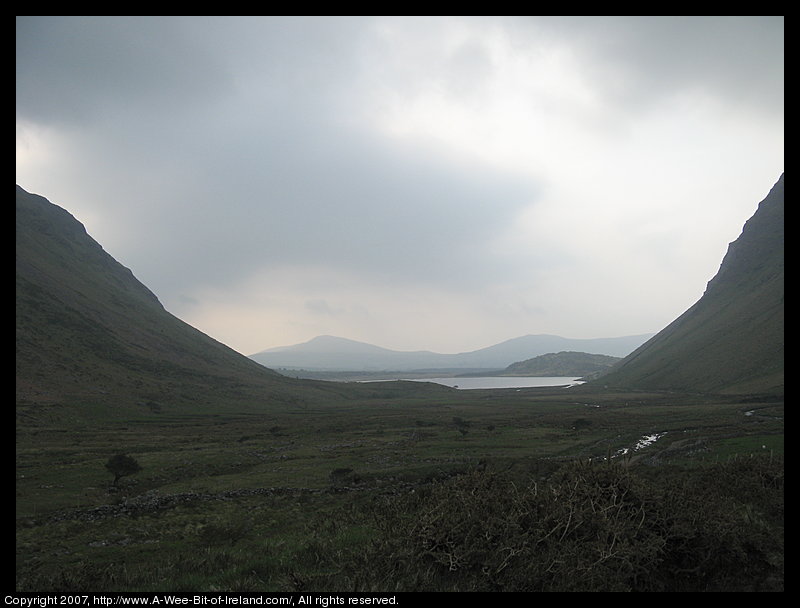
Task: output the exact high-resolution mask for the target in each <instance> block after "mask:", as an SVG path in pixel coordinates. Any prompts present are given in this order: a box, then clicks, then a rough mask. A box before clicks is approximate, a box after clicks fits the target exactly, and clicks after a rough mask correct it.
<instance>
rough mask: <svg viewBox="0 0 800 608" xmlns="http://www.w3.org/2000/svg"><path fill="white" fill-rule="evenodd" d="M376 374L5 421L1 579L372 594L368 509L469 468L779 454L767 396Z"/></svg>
mask: <svg viewBox="0 0 800 608" xmlns="http://www.w3.org/2000/svg"><path fill="white" fill-rule="evenodd" d="M380 384H381V383H375V384H370V385H369V386H370V391H371V392H370V393H368V394H367V393H365V394H363V395H362V396H361V398H359V399H357V400H346V401H338V402H337V401H331V402H329V403H315V404H308V405H304V406H295V407H280V408H270V409H269V410H265V411H264V412H262V413H254V412H245V413H239V414H237V413H235V412H231V411H228V412H227V413H220V414H210V415H209V414H204V415H191V414H185V413H184V414H174V415H161V414H150V415H146V416H140V417H138V418H137V419H126V420H120V421H117V422H114V423H112V422H107V423H104V424H102V425H97V426H95V427H91V428H87V427H82V426H79V425H71V424H69V423H68V422H64V421H62V422H60V423H58V424H56V423H48V422H46V421H40V422H38V423H36V424H25V425H18V428H17V467H16V470H17V480H16V495H17V499H16V522H17V589H18V590H20V591H26V590H27V591H30V590H37V591H43V590H50V591H68V590H80V589H88V588H91V589H93V590H96V591H115V590H117V591H119V590H126V591H155V590H164V589H170V590H174V591H179V590H192V591H213V590H238V591H243V590H244V591H248V590H249V591H255V590H258V591H332V590H337V591H354V590H356V591H357V590H362V591H366V590H372V591H376V590H382V591H386V590H387V589H384V588H381V586H380V584H379V581H376V580H369V576H367V573H366V572H365V573H364V577H363V580H360V582H359V581H357V580H355V579H354V578H353V576H354V572H353V571H352V568H353V567H354V565H355V564H356V563H357V560H358V556H359V555H361V554H362V553H364V552H367V553H368V552H369V551H371V550H374V548H375V547H377V546H379V545H380V543H383V542H389V539H387V538H385V537H384V532H382V531H381V526H380V524H379V522H377V521H376V519H375V518H376V517H378V518H380V517H381V516H382V514H384V515H386V516H387V517H388V516H389V514H390V513H391V512H392V505H395V507H396V506H397V505H400V504H402V503H403V501H405V500H408V499H409V497H413V496H422V495H428V494H429V493H435V492H437V491H441V489H442V488H444V487H447V485H448V484H451V483H458V480H464V479H468V478H470V476H474V475H481V476H485V478H486V479H490V478H494V477H497V479H501V478H502V479H509V480H511V481H513V482H514V483H516V484H518V485H519V486H520V487H525V486H528V485H529V484H531V483H538V484H545V483H547V480H548V479H551V478H552V477H553V476H555V475H557V473H558V471H559V470H560V469H561V468H562V467H564V466H569V465H570V463H575V462H585V463H589V462H591V463H593V466H595V467H597V468H599V469H600V470H605V469H608V468H609V467H612V468H613V469H614V470H619V471H621V472H623V473H624V474H626V475H627V474H630V473H631V472H633V471H635V472H636V474H637V475H641V476H642V477H643V478H645V479H649V478H651V477H655V478H662V477H663V478H668V479H674V480H679V479H680V478H681V476H683V475H685V474H687V472H689V471H695V474H697V473H698V472H699V471H703V470H711V469H713V467H718V466H722V467H725V466H729V465H730V463H732V462H733V463H736V462H741V461H743V462H745V463H746V462H758V463H760V464H759V465H758V466H759V467H762V466H763V467H766V469H767V472H766V473H765V474H772V475H774V474H775V473H776V471H778V469H777V468H775V467H780V470H781V471H782V467H783V465H782V459H783V431H784V427H783V403H782V400H778V399H775V398H769V397H766V398H757V397H751V398H748V399H732V398H723V397H711V396H701V395H697V396H693V397H692V396H685V395H683V396H681V395H671V394H664V393H657V392H648V393H645V392H622V393H619V392H615V393H608V392H596V391H592V390H587V389H585V388H582V387H576V388H574V389H569V390H568V391H564V390H558V391H556V390H552V389H524V390H513V391H509V390H494V391H481V390H476V391H455V390H451V389H445V388H442V387H437V386H430V385H427V384H425V383H398V384H403V385H405V387H404V390H401V391H398V390H397V387H394V388H391V389H390V388H389V387H385V386H381V385H380ZM391 384H395V383H391ZM752 412H757V413H759V414H760V415H757V416H756V415H747V414H748V413H752ZM654 433H657V434H658V435H659V439H658V441H656V442H653V443H651V444H649V445H646V446H645V447H642V448H641V449H638V450H634V449H633V448H634V447H635V446H636V444H637V442H639V441H640V439H641V438H642V437H643V436H646V435H651V434H654ZM625 450H627V451H628V454H627V455H626V456H624V457H619V458H614V457H613V456H614V455H615V454H618V453H622V452H623V451H625ZM118 452H119V453H126V454H129V455H131V456H133V457H134V458H135V459H136V460H137V461H138V462H139V463H140V465H141V467H142V470H141V471H140V472H139V473H137V474H134V475H131V476H129V477H124V478H123V479H122V480H121V481H120V483H119V484H118V485H117V486H115V485H112V483H111V481H112V476H111V475H110V474H109V473H108V471H107V470H105V469H104V467H103V463H104V462H105V461H106V460H107V459H108V458H109V456H111V455H113V454H115V453H118ZM609 457H611V460H609ZM770 467H772V468H770ZM769 471H771V473H769ZM677 483H679V482H677ZM781 484H782V481H781ZM732 487H733V486H731V488H732ZM731 488H727V489H728V490H731ZM780 495H781V496H782V486H781V491H780ZM769 496H770V498H769V501H771V503H774V501H775V500H777V495H776V494H774V493H773V494H770V495H769ZM766 497H767V495H766V494H764V495H763V496H762V497H760V498H766ZM719 500H723V498H722V497H721V496H720V497H719ZM725 500H727V499H725ZM735 500H737V501H739V502H741V503H742V507H743V508H745V504H747V503H745V502H742V498H741V497H739V498H736V499H735ZM749 500H750V507H747V508H749V509H752V508H756V509H758V512H759V513H761V514H762V515H761V516H763V517H769V518H774V516H775V515H774V514H773V515H769V516H768V515H767V513H766V511H764V509H765V508H766V507H764V506H763V505H761V503H760V502H759V503H758V504H756V503H754V502H753V499H752V498H750V499H749ZM776 505H777V503H775V504H773V507H774V506H776ZM770 521H772V519H770ZM770 525H774V524H770ZM771 542H772V543H774V542H777V540H776V539H773V541H771ZM771 546H773V549H774V548H775V547H776V546H777V545H774V544H772V545H771ZM444 572H447V570H445V571H444ZM397 584H398V585H400V586H402V587H403V588H404V589H405V590H411V589H409V588H407V587H406V585H411V587H413V586H414V584H413V583H411V582H410V581H409V580H406V581H403V580H402V579H401V580H398V581H397ZM437 584H438V583H437ZM462 584H464V583H463V582H462ZM761 584H764V583H763V581H762V583H761ZM423 588H424V586H423Z"/></svg>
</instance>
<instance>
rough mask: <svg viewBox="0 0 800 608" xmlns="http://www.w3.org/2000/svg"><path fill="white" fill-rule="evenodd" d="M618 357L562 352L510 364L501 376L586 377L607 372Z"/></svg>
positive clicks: (618, 359)
mask: <svg viewBox="0 0 800 608" xmlns="http://www.w3.org/2000/svg"><path fill="white" fill-rule="evenodd" d="M620 360H621V359H620V358H619V357H611V356H609V355H595V354H591V353H576V352H569V351H564V352H560V353H548V354H546V355H540V356H538V357H533V358H532V359H527V360H525V361H519V362H518V363H512V364H511V365H509V366H508V367H507V368H506V369H505V370H503V371H502V372H501V373H500V374H499V375H501V376H588V375H590V374H595V373H598V372H603V371H606V370H608V369H609V368H610V367H611V366H612V365H614V364H615V363H616V362H617V361H620Z"/></svg>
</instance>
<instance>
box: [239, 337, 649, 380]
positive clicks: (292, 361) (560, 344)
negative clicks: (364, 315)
mask: <svg viewBox="0 0 800 608" xmlns="http://www.w3.org/2000/svg"><path fill="white" fill-rule="evenodd" d="M652 336H653V334H643V335H636V336H623V337H616V338H593V339H572V338H562V337H561V336H553V335H546V334H541V335H527V336H521V337H519V338H513V339H511V340H506V341H505V342H501V343H499V344H495V345H493V346H489V347H487V348H482V349H479V350H475V351H471V352H466V353H456V354H443V353H435V352H430V351H396V350H390V349H386V348H381V347H379V346H374V345H372V344H365V343H363V342H356V341H354V340H348V339H346V338H338V337H335V336H318V337H316V338H314V339H313V340H310V341H308V342H304V343H302V344H296V345H293V346H284V347H278V348H272V349H268V350H265V351H262V352H260V353H256V354H253V355H250V358H251V359H253V360H254V361H257V362H259V363H261V364H262V365H265V366H267V367H270V368H274V369H281V368H286V369H305V370H315V371H420V370H456V371H457V370H462V371H468V370H479V369H484V370H499V369H504V368H506V367H507V366H509V365H511V364H512V363H516V362H519V361H524V360H526V359H531V358H533V357H536V356H539V355H544V354H547V353H554V352H561V351H583V352H589V353H598V354H603V355H610V356H614V357H624V356H625V355H627V354H629V353H631V352H632V351H633V350H634V349H636V348H638V347H639V346H641V345H642V344H643V343H644V342H645V341H647V340H648V339H649V338H651V337H652Z"/></svg>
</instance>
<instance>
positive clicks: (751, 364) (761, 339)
mask: <svg viewBox="0 0 800 608" xmlns="http://www.w3.org/2000/svg"><path fill="white" fill-rule="evenodd" d="M783 224H784V178H783V175H781V177H780V179H779V180H778V181H777V183H776V184H775V185H774V186H773V187H772V189H771V190H770V192H769V194H768V195H767V196H766V198H764V200H763V201H761V203H759V205H758V209H757V210H756V212H755V214H754V215H753V216H752V217H751V218H750V219H749V220H748V221H747V222H746V223H745V225H744V228H743V229H742V233H741V235H740V236H739V238H738V239H736V240H735V241H734V242H733V243H731V244H730V245H729V247H728V251H727V253H726V254H725V256H724V258H723V260H722V263H721V265H720V268H719V271H718V272H717V274H716V276H714V278H713V279H711V281H709V282H708V285H707V287H706V290H705V293H703V295H702V297H701V298H700V299H699V300H698V301H697V302H696V303H695V304H694V305H693V306H692V307H691V308H689V309H688V310H687V311H686V312H685V313H683V314H682V315H681V316H680V317H678V318H677V319H675V321H673V322H672V323H671V324H670V325H668V326H667V327H665V328H664V329H663V330H662V331H660V332H659V333H658V334H656V335H655V336H654V337H653V338H652V339H650V340H649V341H647V342H646V343H645V344H643V345H642V346H641V347H640V348H638V349H637V350H635V351H634V352H633V353H631V354H630V355H629V356H627V357H626V358H625V359H624V360H623V361H622V362H620V364H619V365H618V366H616V367H615V368H614V369H613V370H612V371H611V372H610V373H609V374H607V375H605V376H603V377H602V378H600V379H599V380H597V381H596V383H601V384H603V385H605V386H608V387H610V388H639V389H659V390H679V391H697V392H709V393H726V394H755V393H766V394H783V390H784V380H783V340H784V307H783V291H784V286H783V282H784V252H783V246H784V240H783V239H784V237H783V230H784V228H783Z"/></svg>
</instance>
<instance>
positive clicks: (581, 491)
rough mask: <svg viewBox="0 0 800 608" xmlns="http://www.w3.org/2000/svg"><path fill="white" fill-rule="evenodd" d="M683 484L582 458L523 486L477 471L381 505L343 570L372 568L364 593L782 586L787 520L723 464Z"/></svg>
mask: <svg viewBox="0 0 800 608" xmlns="http://www.w3.org/2000/svg"><path fill="white" fill-rule="evenodd" d="M758 466H762V465H758ZM758 466H756V465H753V466H752V467H750V469H749V470H750V477H752V478H754V479H757V480H759V481H758V483H762V484H764V485H765V486H769V485H770V484H772V495H771V496H770V497H765V496H763V493H762V495H761V497H760V500H762V501H763V502H764V503H765V504H766V502H770V503H774V502H775V501H776V500H780V502H781V503H782V488H781V489H780V496H781V498H780V499H778V498H777V496H776V495H775V492H776V491H778V490H777V488H776V487H775V485H776V482H775V479H776V478H781V479H782V474H778V473H777V470H774V471H773V473H770V474H767V473H766V472H765V471H763V470H760V469H758ZM772 469H775V467H772ZM780 469H781V471H782V463H781V465H780ZM736 470H738V471H739V473H740V474H744V472H743V471H741V467H740V468H738V469H736ZM729 475H730V476H729ZM707 476H708V477H714V478H715V479H717V483H716V484H715V485H711V484H709V483H707ZM678 479H679V480H681V481H679V482H676V481H675V478H672V480H671V481H666V480H665V481H664V482H661V481H659V479H658V478H653V479H649V480H648V479H645V478H644V477H642V476H640V475H636V474H634V472H633V471H632V470H631V469H628V468H625V467H623V466H621V465H617V464H608V463H588V462H579V463H573V464H569V465H567V466H565V467H563V468H561V469H560V470H558V471H557V472H556V473H555V474H554V475H552V476H551V477H550V478H549V479H548V480H547V481H546V482H541V483H536V482H530V483H528V484H527V485H522V484H520V482H519V480H514V479H512V478H510V477H508V476H506V475H502V474H498V473H493V472H489V471H481V472H478V471H476V472H473V473H469V474H466V475H462V476H460V477H458V478H456V479H453V480H450V481H448V482H445V483H440V484H436V485H435V486H433V487H432V488H431V489H430V490H428V491H418V492H415V493H414V494H412V495H407V496H405V497H403V498H400V499H397V498H392V499H387V500H386V501H385V502H384V503H383V504H382V505H381V506H380V507H379V508H378V509H376V511H375V519H374V521H375V525H376V527H377V528H378V531H379V536H378V538H377V540H376V541H375V542H374V543H373V545H372V547H371V549H370V550H369V551H368V552H367V554H366V555H365V556H364V557H363V561H362V562H361V565H360V566H359V565H358V564H353V565H351V567H350V568H349V569H350V570H351V571H353V569H356V570H357V571H360V572H362V573H369V575H368V576H365V577H364V578H362V580H361V581H360V585H361V587H363V589H364V590H392V589H394V590H405V591H409V590H433V591H447V590H453V591H707V590H715V591H723V590H728V591H756V590H780V589H782V586H783V542H782V538H783V536H782V518H781V522H780V523H778V525H776V521H775V520H773V519H770V518H769V516H768V513H767V511H764V510H763V508H762V507H761V506H759V505H757V504H753V503H750V502H741V501H739V500H738V499H737V498H736V497H737V495H740V494H741V489H740V487H739V486H740V485H741V484H739V483H736V479H741V478H740V477H738V478H737V477H735V476H733V475H732V473H731V471H729V470H728V468H726V466H725V465H720V466H718V467H715V469H714V470H711V471H709V472H708V473H705V474H699V475H692V474H689V475H688V476H681V477H679V478H678ZM728 481H729V482H730V483H731V484H732V485H730V486H728V485H727V482H728Z"/></svg>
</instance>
